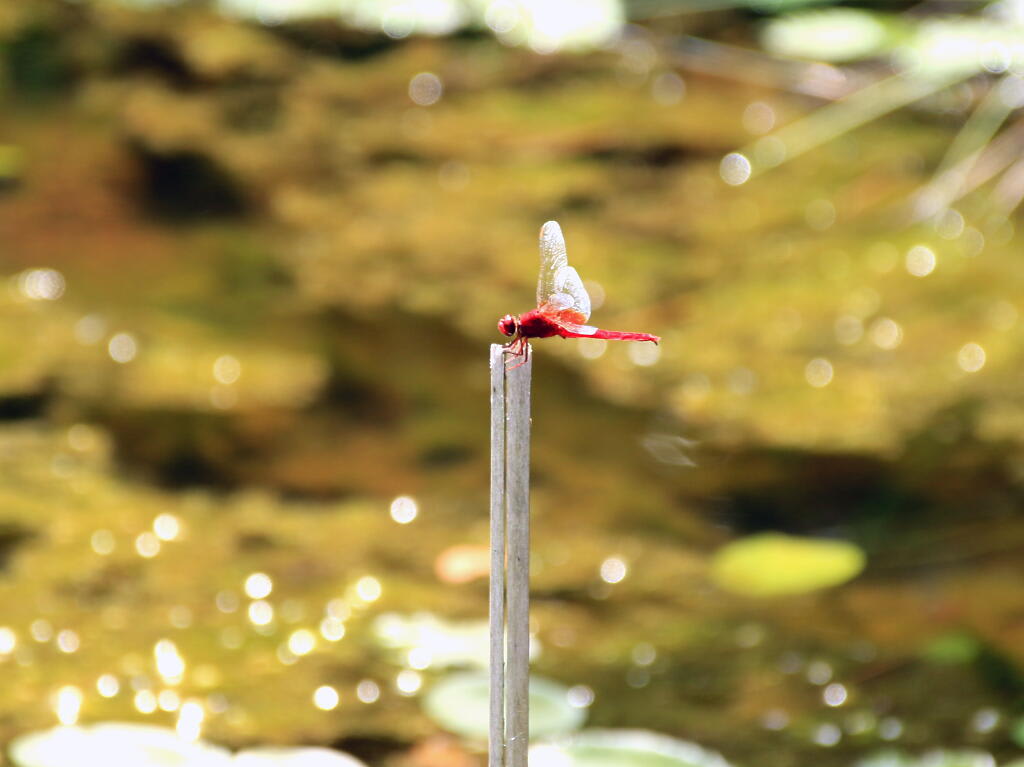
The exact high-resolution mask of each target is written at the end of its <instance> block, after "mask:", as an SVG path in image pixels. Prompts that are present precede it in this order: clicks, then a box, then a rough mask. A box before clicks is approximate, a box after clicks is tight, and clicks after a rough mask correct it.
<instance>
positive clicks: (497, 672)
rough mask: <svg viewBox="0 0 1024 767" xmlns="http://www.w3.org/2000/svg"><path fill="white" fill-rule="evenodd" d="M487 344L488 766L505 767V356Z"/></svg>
mask: <svg viewBox="0 0 1024 767" xmlns="http://www.w3.org/2000/svg"><path fill="white" fill-rule="evenodd" d="M503 350H504V347H502V346H500V345H499V344H491V597H490V627H491V661H490V673H491V690H490V692H491V703H490V705H491V711H490V734H489V736H488V739H487V754H488V761H487V763H488V765H489V766H490V767H505V355H504V354H503Z"/></svg>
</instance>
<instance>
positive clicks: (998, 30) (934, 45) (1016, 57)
mask: <svg viewBox="0 0 1024 767" xmlns="http://www.w3.org/2000/svg"><path fill="white" fill-rule="evenodd" d="M1022 35H1024V28H1022V27H1021V26H1020V25H1019V24H1000V23H997V22H995V21H989V20H987V19H976V18H970V17H966V16H963V17H957V16H951V17H949V18H945V19H935V20H932V21H928V22H924V23H922V24H921V25H920V26H919V27H918V29H917V31H916V33H915V34H914V36H913V37H912V38H911V39H910V40H908V41H907V43H906V44H905V45H902V46H900V47H899V48H898V49H897V51H896V54H897V58H898V61H897V63H898V64H899V65H900V66H901V68H903V69H905V70H907V71H908V72H909V73H911V74H913V75H915V76H917V77H924V78H935V79H942V78H947V77H967V76H969V75H971V74H973V73H975V72H980V71H982V69H983V68H984V65H985V61H986V59H987V58H989V57H991V55H992V52H993V51H1000V52H1001V53H1000V55H1006V56H1008V57H1009V58H1010V60H1009V61H1008V62H1006V63H1007V64H1008V65H1010V66H1021V64H1022V58H1024V50H1022V49H1021V46H1020V40H1021V36H1022Z"/></svg>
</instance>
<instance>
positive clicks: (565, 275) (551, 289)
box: [537, 221, 590, 322]
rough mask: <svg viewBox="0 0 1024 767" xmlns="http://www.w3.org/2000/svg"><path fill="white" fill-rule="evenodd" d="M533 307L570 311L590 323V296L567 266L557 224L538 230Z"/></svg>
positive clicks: (576, 274) (563, 240)
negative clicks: (535, 293)
mask: <svg viewBox="0 0 1024 767" xmlns="http://www.w3.org/2000/svg"><path fill="white" fill-rule="evenodd" d="M537 306H538V307H544V306H547V307H549V308H550V310H551V311H561V310H571V311H573V312H575V313H576V314H578V315H580V316H582V318H583V319H582V321H583V322H586V321H587V320H588V319H590V295H589V294H588V293H587V289H586V288H585V287H583V280H581V279H580V276H579V274H578V273H577V272H576V270H575V269H573V268H572V267H571V266H569V258H568V256H567V255H566V252H565V238H564V237H563V236H562V228H561V227H560V226H559V225H558V222H557V221H548V222H547V223H546V224H544V226H542V227H541V229H540V279H539V280H538V281H537Z"/></svg>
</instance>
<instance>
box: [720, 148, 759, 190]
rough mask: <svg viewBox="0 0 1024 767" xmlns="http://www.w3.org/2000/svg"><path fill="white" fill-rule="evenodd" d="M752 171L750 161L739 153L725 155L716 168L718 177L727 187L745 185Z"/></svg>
mask: <svg viewBox="0 0 1024 767" xmlns="http://www.w3.org/2000/svg"><path fill="white" fill-rule="evenodd" d="M752 170H753V168H752V167H751V165H750V160H748V159H747V158H746V157H745V156H744V155H742V154H740V153H739V152H730V153H729V154H727V155H726V156H725V157H723V158H722V162H721V164H720V165H719V167H718V173H719V175H720V176H721V177H722V180H723V181H724V182H725V183H727V184H728V185H729V186H739V185H740V184H745V183H746V182H747V181H748V180H749V179H750V174H751V172H752Z"/></svg>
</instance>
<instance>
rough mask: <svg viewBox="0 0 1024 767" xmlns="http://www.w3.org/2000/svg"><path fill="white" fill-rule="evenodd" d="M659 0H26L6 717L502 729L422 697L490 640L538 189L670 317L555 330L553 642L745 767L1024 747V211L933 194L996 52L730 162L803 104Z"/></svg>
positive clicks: (1, 430)
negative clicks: (317, 2) (606, 331)
mask: <svg viewBox="0 0 1024 767" xmlns="http://www.w3.org/2000/svg"><path fill="white" fill-rule="evenodd" d="M702 18H703V17H702ZM687 23H692V24H696V23H698V22H692V21H691V22H687ZM699 23H700V24H704V25H708V26H709V29H704V30H699V31H707V32H709V33H710V32H715V33H716V34H719V35H720V36H722V37H725V38H727V39H728V38H729V37H730V36H732V37H734V38H740V39H749V38H751V36H752V35H753V34H754V30H755V28H756V24H757V23H758V22H757V20H756V19H753V18H751V17H750V16H744V15H742V14H737V15H735V16H725V17H723V16H717V15H716V16H713V17H711V19H710V20H708V19H707V18H704V20H703V21H700V22H699ZM715 25H718V26H717V27H716V26H715ZM652 29H653V30H654V31H651V30H648V31H647V32H644V31H643V30H640V29H637V30H634V31H633V32H632V33H631V35H632V37H630V38H629V40H628V41H627V44H625V45H622V46H619V47H616V48H612V49H609V50H603V51H597V52H590V53H583V54H572V55H569V54H565V55H541V54H538V53H535V52H532V51H529V50H527V49H518V48H509V47H504V46H502V45H501V44H499V43H498V42H497V41H495V40H494V39H493V38H492V37H490V36H487V35H482V34H476V33H473V32H463V33H460V34H458V35H455V36H452V37H446V38H436V39H435V38H417V37H411V38H409V39H403V40H397V41H396V40H389V39H386V38H384V39H382V38H381V37H379V36H373V35H369V34H366V33H363V32H357V31H353V30H352V29H348V28H344V27H341V26H338V25H336V24H334V23H326V22H325V23H320V22H316V23H297V24H284V25H270V26H260V25H258V24H255V25H254V24H246V23H242V22H239V21H237V20H234V19H231V18H223V17H221V16H218V15H217V14H216V13H214V12H212V11H210V10H208V9H204V8H202V7H191V6H187V7H174V8H162V9H156V10H152V11H149V12H139V11H137V10H133V9H129V8H126V7H123V6H121V5H116V4H104V3H92V4H90V3H64V2H58V1H57V0H53V2H50V1H49V0H46V1H43V0H40V2H38V3H33V4H25V5H24V6H18V7H17V8H15V7H12V8H10V9H7V10H4V11H2V12H0V40H2V51H3V55H4V58H3V61H4V64H3V66H4V71H5V72H6V75H5V78H4V79H3V85H2V88H3V90H0V98H2V99H3V103H4V109H3V110H2V112H0V166H3V167H0V182H2V187H0V245H2V256H0V259H2V260H0V267H2V273H3V275H4V276H5V277H6V278H7V282H6V284H7V286H8V289H7V290H5V291H2V292H0V318H2V321H0V475H2V481H0V605H2V608H0V679H2V681H0V691H2V692H3V694H0V742H7V741H9V740H10V739H11V738H13V737H15V736H17V735H19V734H22V733H25V732H29V731H32V730H37V729H43V728H47V727H50V726H52V725H54V724H56V723H57V722H58V721H62V722H64V723H72V722H75V721H80V722H84V723H92V722H104V721H110V720H132V721H145V722H147V723H150V724H159V725H166V726H171V727H173V726H175V725H176V724H180V723H181V722H182V721H183V717H184V718H185V721H187V722H189V721H193V719H188V717H190V716H191V717H193V718H194V717H195V716H196V715H197V714H196V712H198V711H201V712H202V715H201V716H200V718H199V720H195V721H201V730H202V733H203V735H204V737H208V738H210V739H211V740H213V741H215V742H217V743H220V744H223V745H225V746H228V747H231V748H242V747H247V746H266V745H300V744H307V745H328V746H335V747H337V748H340V749H343V750H345V751H347V752H349V753H352V754H354V755H355V756H356V757H359V758H360V759H362V760H363V761H365V762H366V763H367V764H370V765H374V766H375V767H376V766H377V765H379V766H380V767H400V766H406V767H417V766H418V767H430V766H431V765H441V764H445V765H475V764H483V762H484V759H483V758H482V757H481V755H480V751H479V744H478V743H475V742H474V741H473V739H472V738H469V737H467V738H465V739H459V738H457V737H455V736H453V735H449V734H445V731H444V730H443V728H442V726H441V725H439V724H438V723H436V722H435V721H434V720H433V719H431V718H430V716H429V707H428V706H424V700H425V699H426V697H427V696H428V695H429V692H430V690H431V689H432V688H433V686H434V685H436V684H439V683H440V681H441V680H442V679H443V678H445V677H446V676H447V675H448V674H450V673H453V670H455V671H459V670H462V672H463V673H466V672H465V671H464V669H465V668H467V667H468V668H470V669H474V668H479V665H480V662H479V658H480V656H481V653H480V641H481V640H480V634H479V625H478V622H479V621H480V620H482V619H483V618H484V617H485V615H486V605H487V584H486V577H485V572H486V554H485V550H486V545H487V535H488V521H487V502H488V501H487V499H488V487H487V478H488V455H487V444H488V441H487V429H488V413H487V395H488V391H487V381H488V373H487V363H486V360H487V346H488V344H489V343H496V342H499V341H501V340H504V339H502V337H501V336H500V335H499V334H498V333H497V330H496V327H495V322H496V320H497V318H498V317H500V316H502V315H503V314H505V313H507V312H513V313H518V312H521V311H526V310H528V309H529V308H531V303H532V300H533V293H534V289H533V280H534V279H535V269H536V258H537V256H536V247H537V245H536V232H537V229H538V227H539V226H540V224H541V223H543V222H544V221H546V220H549V219H557V220H558V221H560V222H561V225H562V228H563V230H564V232H565V235H566V239H567V242H568V248H569V256H570V259H571V261H572V263H573V265H574V266H576V268H577V269H578V270H579V271H580V273H581V275H582V277H583V279H584V281H585V283H586V285H587V287H588V289H589V291H590V293H591V296H592V298H593V299H594V306H595V309H594V316H593V321H594V322H595V323H596V324H598V325H600V326H602V327H609V328H616V329H625V330H638V331H645V332H651V333H656V334H658V335H660V336H662V337H663V342H662V344H661V345H660V346H658V347H650V346H645V345H640V344H627V343H623V344H619V345H615V344H606V343H603V342H600V341H597V340H585V341H571V340H566V341H563V340H560V339H550V340H545V341H540V342H538V343H537V344H536V345H535V353H536V358H535V365H534V370H535V376H534V382H533V391H534V401H533V446H532V454H533V481H532V510H533V518H534V529H533V556H534V563H533V572H532V583H533V613H532V614H533V624H534V625H533V628H534V630H535V639H536V647H535V657H534V661H533V667H534V670H535V672H536V673H537V675H538V676H539V677H545V678H547V680H548V681H549V682H550V683H551V684H554V685H555V686H554V687H553V688H552V689H556V690H562V689H564V690H565V691H566V696H567V698H566V700H567V701H568V702H569V704H570V708H575V709H576V710H577V711H580V710H582V711H583V713H584V714H585V718H586V721H587V725H588V726H590V727H598V728H615V729H630V730H638V729H643V730H651V731H654V732H657V733H662V734H664V735H666V736H672V737H675V738H680V739H683V740H686V741H691V742H693V743H697V744H700V746H702V747H703V748H705V749H708V750H709V751H713V752H718V753H720V754H722V755H723V756H724V757H725V759H727V760H728V761H729V762H730V763H732V764H735V765H739V766H741V767H742V765H750V766H751V767H753V765H761V766H763V767H788V766H790V765H804V764H812V763H813V764H822V765H837V766H838V765H853V764H856V763H857V762H858V761H859V760H861V759H865V758H869V757H872V756H873V755H876V754H877V753H878V752H879V751H880V750H881V749H896V750H897V751H898V752H900V753H902V754H904V755H908V756H907V759H909V758H910V757H914V758H916V757H918V756H920V755H921V754H924V753H925V752H927V751H931V750H934V749H936V748H947V749H961V750H962V749H974V750H977V751H981V752H984V753H990V754H992V755H994V758H995V759H996V761H997V762H999V763H1000V764H1002V763H1004V762H1009V761H1011V760H1012V759H1014V758H1018V757H1020V756H1021V755H1022V754H1021V752H1022V750H1024V735H1022V731H1024V726H1022V722H1024V720H1022V719H1021V716H1022V713H1024V711H1022V709H1024V671H1022V663H1024V597H1022V593H1021V588H1020V584H1021V582H1022V576H1024V557H1022V551H1024V515H1022V514H1021V508H1022V501H1024V498H1022V495H1024V450H1022V447H1024V439H1022V435H1024V395H1022V392H1024V388H1022V386H1021V385H1022V383H1024V380H1022V377H1021V371H1022V370H1024V368H1022V366H1021V362H1022V356H1024V343H1022V341H1024V323H1021V322H1020V320H1019V314H1020V312H1021V311H1022V310H1024V305H1022V299H1021V296H1024V262H1022V261H1021V259H1020V258H1019V255H1020V237H1019V235H1016V234H1015V233H1014V229H1013V226H1012V224H1013V222H1014V219H1013V218H1012V217H1011V218H1009V219H1007V220H1003V221H993V220H991V218H990V217H989V216H988V215H987V213H988V211H989V207H990V205H989V201H988V198H987V197H986V196H985V195H984V194H981V193H979V194H977V195H974V196H971V197H968V198H966V199H965V200H964V201H963V202H962V203H961V204H960V207H959V208H958V209H957V211H955V215H952V214H951V215H950V216H947V217H946V218H945V219H943V222H941V226H938V227H936V226H933V225H932V224H931V223H908V221H909V217H908V216H907V214H906V202H907V201H908V200H909V199H910V196H911V195H912V194H913V193H914V191H915V190H917V189H919V188H920V186H921V185H922V184H924V183H926V182H927V181H928V180H929V178H930V176H931V173H932V172H933V170H934V168H935V167H936V166H937V165H938V164H939V162H940V161H941V158H942V157H943V154H944V152H945V151H946V149H947V147H948V146H949V144H950V142H951V141H952V140H953V136H954V135H955V132H956V129H957V127H958V125H959V123H960V122H962V120H963V113H962V112H957V111H955V109H954V107H953V106H951V103H952V102H951V100H955V98H960V99H968V100H969V98H970V96H971V94H970V93H967V94H965V93H963V92H960V91H958V92H956V93H955V94H953V95H951V94H950V93H940V94H938V95H937V96H936V97H935V100H934V101H926V102H924V103H922V104H920V105H918V106H917V107H915V108H912V109H911V108H908V109H903V110H900V111H896V112H894V113H893V114H891V115H889V116H887V117H885V118H883V119H879V120H877V121H875V122H873V123H870V124H868V125H866V126H865V127H863V128H861V129H859V130H858V131H855V132H852V133H849V134H846V135H843V136H840V137H838V138H836V139H834V140H832V141H828V142H825V143H824V144H823V145H822V146H821V147H819V148H817V149H815V150H813V151H810V152H808V153H807V154H806V155H804V156H803V157H801V158H799V159H794V160H793V161H792V162H788V163H785V164H783V165H781V166H779V167H778V168H775V169H773V170H770V171H768V172H764V173H760V174H758V175H756V176H754V177H753V178H751V179H750V180H749V181H746V182H745V183H742V184H739V185H732V184H730V183H726V182H727V181H730V179H731V180H732V181H736V180H739V179H738V178H737V177H735V176H730V174H731V173H734V171H735V168H734V167H733V165H734V164H733V165H730V163H728V162H726V163H723V158H724V157H726V156H727V155H729V153H730V152H734V151H735V150H737V149H738V148H740V147H744V146H746V145H748V144H750V143H751V142H752V141H754V140H755V139H756V138H757V136H758V135H761V134H763V133H765V132H768V131H770V130H771V129H772V127H773V126H774V125H783V124H786V123H791V122H792V121H794V120H796V119H798V118H799V117H800V116H801V115H804V114H806V113H808V112H810V111H812V110H813V109H814V108H816V107H817V106H818V105H819V102H816V101H813V100H810V99H808V98H807V97H804V96H800V95H797V94H795V93H792V92H789V91H786V90H784V89H782V88H781V87H769V86H768V85H767V84H765V83H764V82H763V81H760V80H759V81H757V82H754V83H752V82H750V81H742V80H741V81H736V80H727V79H722V78H718V77H715V76H713V75H710V74H707V73H704V74H701V73H699V72H697V71H693V70H691V69H686V68H683V69H679V68H677V66H676V64H677V63H678V61H677V60H676V59H675V58H673V55H672V49H666V48H664V47H661V46H660V44H659V43H661V42H664V40H666V39H671V37H668V35H669V33H672V34H678V33H679V32H681V31H693V30H674V29H672V28H671V27H670V28H668V29H667V30H666V29H665V28H661V27H657V25H655V26H654V27H652ZM425 73H426V74H429V76H430V77H432V78H434V79H433V80H431V79H429V78H428V79H427V80H424V79H422V78H421V79H419V80H417V78H420V76H421V75H424V74H425ZM423 88H427V90H428V91H429V93H428V96H429V97H424V96H422V93H424V92H426V91H422V89H423ZM417 94H420V95H417ZM430 94H433V95H430ZM766 126H767V127H766ZM723 176H724V177H725V178H724V180H723ZM773 534H774V535H773ZM753 536H757V537H756V538H753ZM747 537H752V539H751V541H748V542H747V543H748V544H750V543H751V542H752V543H753V544H754V545H748V546H747V547H745V548H739V549H737V548H736V546H737V545H738V544H736V543H734V542H736V541H739V540H740V539H744V538H747ZM808 539H810V540H808ZM822 540H824V541H825V542H824V543H822ZM727 544H731V546H730V548H729V549H725V548H724V547H725V546H726V545H727ZM727 555H728V556H731V557H732V559H730V560H728V561H723V560H724V558H725V557H726V556H727ZM542 684H543V680H542ZM556 697H557V695H556ZM552 705H553V704H552ZM570 718H572V717H571V716H570ZM197 726H198V725H197ZM947 756H948V760H949V761H951V762H952V761H955V760H956V759H957V758H961V757H957V756H955V755H949V754H947V755H945V756H944V755H938V756H936V755H934V754H933V755H932V757H931V759H932V761H936V760H939V761H941V760H942V759H946V757H947ZM961 756H962V755H961ZM975 756H976V755H975ZM595 758H597V757H595ZM892 758H893V759H896V757H892ZM901 758H902V757H901ZM963 758H964V759H966V758H968V757H963ZM971 758H974V757H971ZM601 763H603V762H601ZM957 763H959V762H957Z"/></svg>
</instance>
